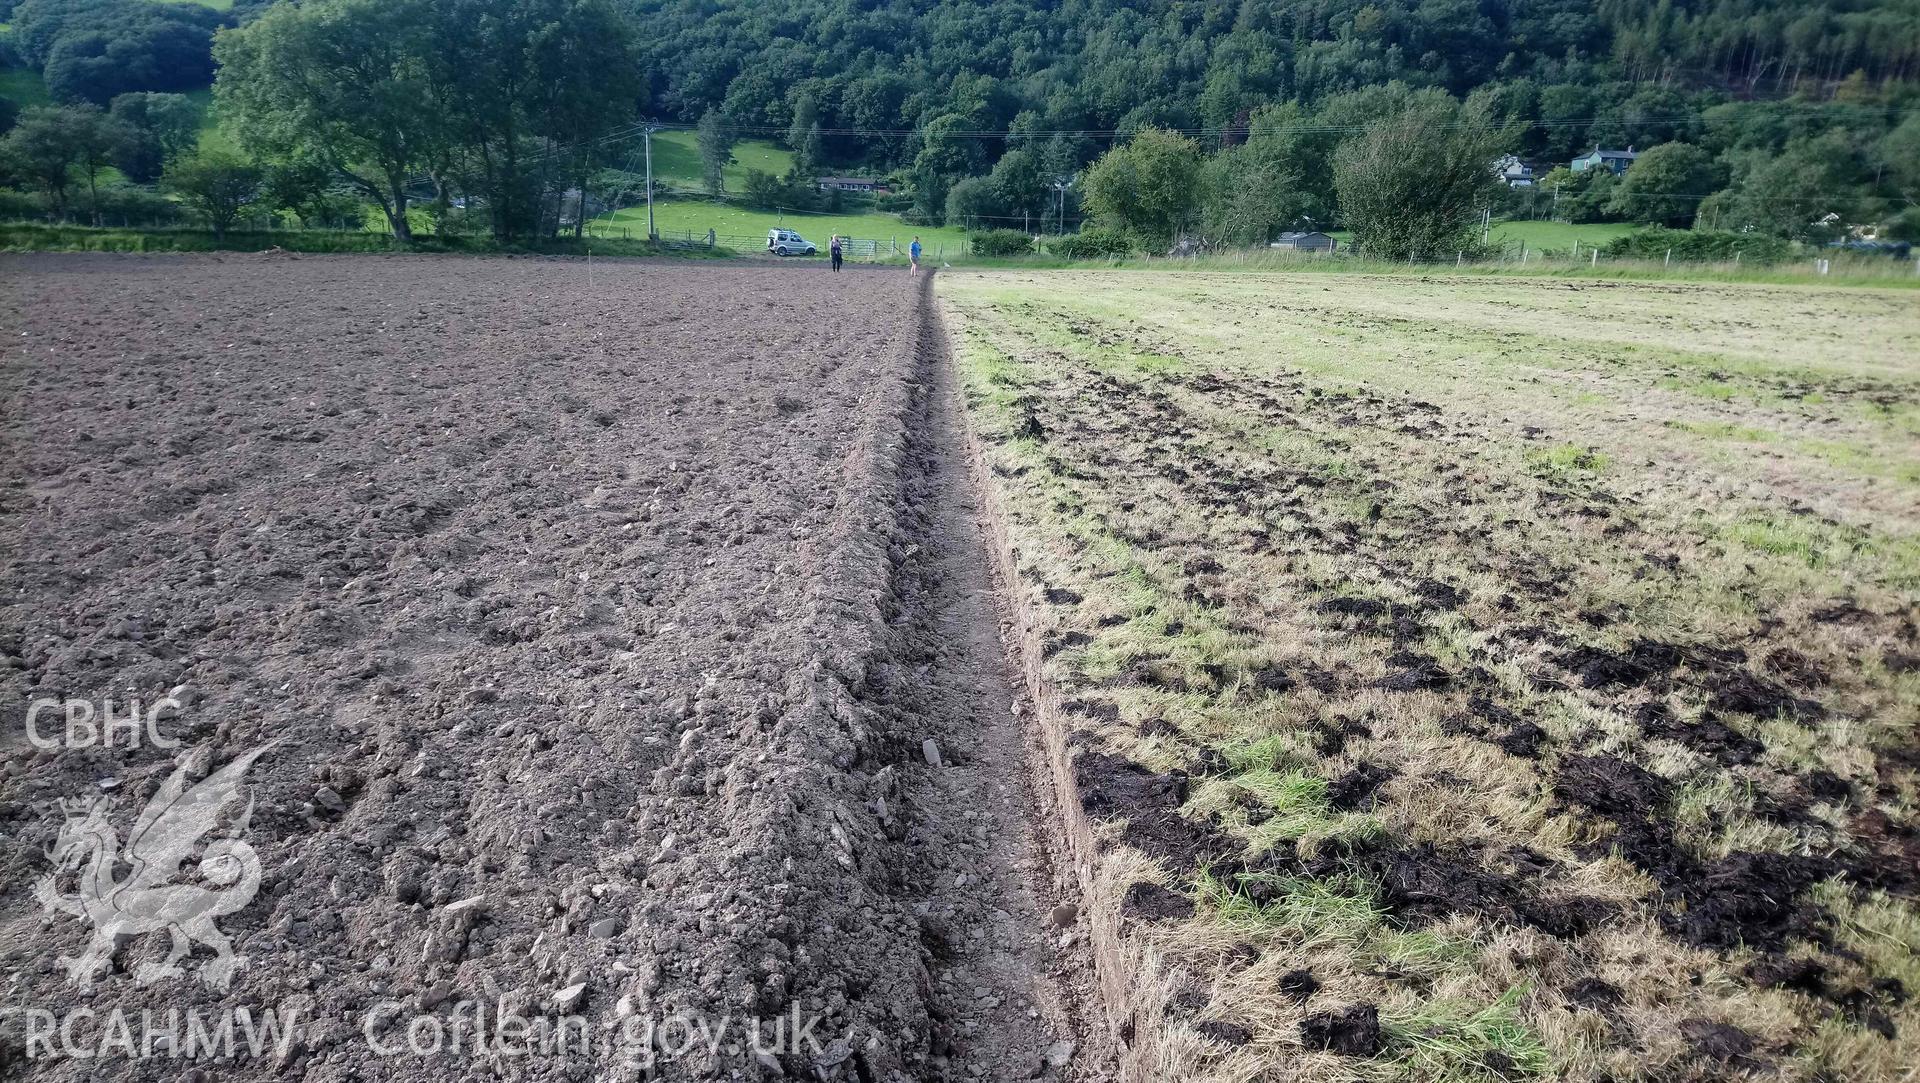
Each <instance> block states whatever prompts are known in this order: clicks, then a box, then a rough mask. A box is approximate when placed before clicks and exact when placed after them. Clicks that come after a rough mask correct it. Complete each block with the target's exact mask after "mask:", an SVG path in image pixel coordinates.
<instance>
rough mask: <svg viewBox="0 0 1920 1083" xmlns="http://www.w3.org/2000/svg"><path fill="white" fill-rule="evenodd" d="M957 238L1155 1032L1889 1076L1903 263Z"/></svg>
mask: <svg viewBox="0 0 1920 1083" xmlns="http://www.w3.org/2000/svg"><path fill="white" fill-rule="evenodd" d="M938 285H939V291H940V293H941V295H942V297H943V298H944V303H945V311H946V317H947V321H948V330H949V334H950V335H951V336H952V339H953V344H954V351H955V357H956V363H957V364H958V366H959V367H960V369H961V373H962V379H963V380H964V382H965V385H966V387H967V394H968V398H969V404H970V408H971V411H972V415H973V419H974V426H975V428H976V430H977V431H978V432H979V434H980V436H981V439H982V443H983V446H984V449H985V452H984V453H985V461H986V470H987V472H988V475H989V480H990V485H991V487H992V490H993V492H994V494H995V499H996V500H997V502H998V503H999V505H1000V507H1002V508H1003V509H1004V514H1005V518H1006V524H1007V525H1006V535H1007V538H1008V542H1009V546H1010V551H1011V552H1012V553H1013V554H1014V560H1015V563H1016V566H1017V578H1018V596H1019V598H1020V599H1021V601H1022V602H1023V603H1024V604H1023V607H1022V611H1023V612H1024V613H1025V614H1026V619H1027V620H1028V621H1029V623H1030V626H1031V628H1032V629H1033V632H1032V638H1031V639H1030V640H1029V654H1028V662H1029V665H1030V667H1031V669H1030V671H1031V672H1035V673H1037V674H1039V679H1040V680H1041V681H1042V682H1043V684H1044V686H1045V687H1047V688H1049V689H1051V692H1050V696H1051V700H1052V701H1053V702H1055V703H1056V704H1057V705H1058V706H1057V709H1056V710H1053V711H1050V712H1047V717H1046V721H1045V727H1044V728H1045V729H1046V730H1047V732H1049V733H1052V734H1054V735H1055V737H1056V738H1058V747H1060V748H1061V749H1070V750H1073V751H1072V753H1071V755H1072V756H1073V759H1072V767H1071V774H1072V777H1073V778H1074V780H1075V782H1076V784H1077V786H1078V788H1079V799H1080V803H1081V805H1082V808H1083V809H1084V810H1085V812H1086V813H1087V815H1088V816H1089V818H1090V819H1091V821H1092V823H1093V824H1094V828H1093V830H1094V831H1095V832H1096V834H1097V835H1098V836H1099V837H1100V838H1101V839H1103V840H1105V843H1106V844H1107V845H1108V847H1109V849H1108V850H1107V851H1106V854H1105V857H1104V858H1103V864H1102V865H1101V866H1100V867H1099V868H1098V869H1097V870H1096V871H1095V872H1094V873H1093V879H1094V883H1093V886H1092V888H1091V892H1092V894H1093V896H1094V899H1095V902H1094V904H1093V906H1094V910H1095V912H1096V913H1103V914H1108V915H1114V916H1115V917H1114V921H1115V924H1114V926H1113V928H1114V929H1115V930H1117V931H1116V932H1115V933H1114V936H1115V937H1116V938H1117V939H1116V940H1115V941H1114V946H1113V947H1111V948H1110V949H1108V950H1107V952H1106V954H1107V955H1108V956H1109V957H1110V958H1114V959H1120V960H1126V961H1127V962H1126V964H1125V965H1126V966H1128V968H1129V969H1128V970H1127V972H1126V974H1125V976H1124V977H1122V978H1120V979H1118V980H1114V979H1109V988H1116V987H1117V988H1122V989H1124V990H1126V997H1127V998H1128V999H1127V1001H1126V1002H1125V1003H1123V1004H1121V1005H1118V1006H1116V1007H1115V1008H1114V1009H1113V1010H1114V1011H1116V1012H1118V1013H1120V1015H1121V1016H1122V1017H1126V1018H1133V1019H1138V1020H1140V1021H1141V1022H1140V1025H1139V1027H1138V1030H1137V1032H1136V1033H1137V1034H1139V1035H1143V1036H1147V1037H1145V1038H1143V1039H1142V1040H1143V1041H1147V1042H1148V1043H1149V1044H1148V1045H1147V1046H1145V1047H1144V1048H1143V1049H1142V1050H1136V1051H1135V1055H1136V1056H1137V1057H1139V1058H1142V1059H1143V1060H1144V1062H1145V1063H1149V1064H1152V1065H1155V1066H1156V1070H1157V1071H1158V1072H1159V1073H1160V1075H1159V1076H1157V1078H1168V1079H1183V1080H1200V1079H1206V1080H1220V1081H1226V1080H1246V1079H1256V1078H1257V1079H1274V1080H1317V1081H1329V1083H1333V1081H1345V1080H1354V1081H1359V1080H1407V1081H1419V1083H1436V1081H1466V1080H1520V1079H1541V1080H1547V1079H1551V1080H1575V1081H1583V1083H1601V1081H1604V1080H1625V1079H1660V1080H1674V1081H1682V1080H1698V1081H1706V1080H1723V1079H1729V1078H1735V1077H1743V1078H1744V1077H1747V1076H1752V1077H1754V1078H1768V1079H1780V1080H1799V1081H1814V1080H1842V1079H1844V1080H1850V1081H1856V1083H1871V1081H1887V1083H1892V1081H1894V1080H1902V1079H1909V1078H1911V1075H1910V1072H1911V1067H1912V1065H1914V1064H1915V1063H1920V1011H1916V1010H1915V1007H1914V1002H1913V1001H1912V1000H1911V999H1910V994H1911V993H1913V992H1915V991H1920V956H1916V954H1915V946H1916V944H1917V943H1920V907H1916V891H1917V890H1920V832H1916V821H1917V820H1920V815H1917V813H1916V805H1920V787H1916V779H1915V768H1916V766H1917V765H1920V758H1917V757H1916V754H1915V725H1916V722H1920V638H1917V637H1916V622H1917V621H1920V347H1916V343H1920V313H1917V312H1916V309H1915V307H1914V305H1913V303H1912V299H1911V297H1910V296H1908V295H1906V294H1904V293H1897V292H1876V291H1871V290H1834V289H1815V288H1780V287H1762V286H1733V285H1714V286H1705V285H1691V284H1674V283H1625V282H1571V281H1553V280H1542V279H1535V280H1524V279H1507V280H1488V279H1475V278H1463V277H1452V276H1444V277H1443V276H1374V277H1359V276H1339V275H1313V276H1286V275H1273V274H1264V275H1263V274H1251V273H1247V274H1235V275H1207V274H1192V273H1188V274H1180V273H1175V274H1157V273H1153V272H1146V271H1131V272H1117V273H1116V272H1074V271H1062V272H1029V273H998V274H991V273H970V272H949V273H947V274H944V275H942V276H941V278H940V280H939V282H938ZM1041 698H1042V699H1043V700H1047V699H1048V698H1049V697H1048V696H1042V697H1041ZM1067 754H1068V753H1066V752H1064V751H1063V752H1062V753H1061V755H1062V756H1065V755H1067ZM1096 939H1097V934H1096ZM1116 965H1118V964H1116Z"/></svg>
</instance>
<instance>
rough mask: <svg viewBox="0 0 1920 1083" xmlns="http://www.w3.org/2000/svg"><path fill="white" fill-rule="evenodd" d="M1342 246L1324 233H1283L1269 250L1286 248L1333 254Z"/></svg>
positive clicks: (1296, 250)
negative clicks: (1332, 252)
mask: <svg viewBox="0 0 1920 1083" xmlns="http://www.w3.org/2000/svg"><path fill="white" fill-rule="evenodd" d="M1339 246H1340V242H1339V241H1336V240H1334V239H1333V238H1332V237H1329V236H1327V235H1326V234H1324V233H1313V232H1288V233H1282V234H1281V235H1280V237H1279V239H1278V240H1275V241H1274V242H1273V243H1272V244H1270V245H1268V246H1267V247H1269V248H1286V249H1290V250H1292V251H1295V252H1331V251H1333V250H1334V249H1335V248H1338V247H1339Z"/></svg>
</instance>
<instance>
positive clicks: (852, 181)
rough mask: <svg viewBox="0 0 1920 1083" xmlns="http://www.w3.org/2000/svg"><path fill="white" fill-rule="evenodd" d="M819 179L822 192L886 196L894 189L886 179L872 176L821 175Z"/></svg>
mask: <svg viewBox="0 0 1920 1083" xmlns="http://www.w3.org/2000/svg"><path fill="white" fill-rule="evenodd" d="M819 181H820V190H821V191H822V192H868V193H871V194H873V195H877V196H884V195H887V194H889V193H890V192H892V191H893V189H891V188H889V187H887V182H886V181H883V180H875V179H873V178H872V177H821V178H819Z"/></svg>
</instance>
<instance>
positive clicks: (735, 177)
mask: <svg viewBox="0 0 1920 1083" xmlns="http://www.w3.org/2000/svg"><path fill="white" fill-rule="evenodd" d="M632 149H633V151H634V154H635V157H634V158H633V160H632V165H633V168H634V171H635V172H639V171H640V170H641V169H642V168H644V164H645V162H644V159H642V158H640V157H638V156H637V155H638V154H639V152H640V146H639V144H638V143H636V144H634V146H633V148H632ZM620 164H621V165H622V166H623V167H624V166H625V165H626V164H627V163H625V162H622V163H620ZM792 167H793V153H792V152H791V151H788V150H787V149H786V148H784V147H780V146H776V145H774V144H772V143H769V142H767V141H765V140H762V139H747V140H742V141H741V142H739V143H736V144H734V147H733V161H731V162H729V163H728V164H727V167H726V169H725V170H724V171H723V175H724V176H725V178H726V183H727V190H728V191H730V192H738V191H740V190H742V189H744V188H745V187H746V184H747V170H749V169H758V170H759V171H761V172H762V173H771V174H773V175H775V176H783V175H785V174H786V172H787V170H788V169H791V168H792ZM653 175H654V177H655V178H657V179H659V180H663V181H665V182H666V183H668V184H671V185H673V186H675V187H678V188H691V189H702V188H704V187H705V185H706V178H705V174H704V171H703V170H702V169H701V168H700V147H699V143H698V142H697V141H696V140H695V138H694V133H692V132H683V131H670V132H656V133H654V136H653Z"/></svg>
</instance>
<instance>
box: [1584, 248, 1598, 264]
mask: <svg viewBox="0 0 1920 1083" xmlns="http://www.w3.org/2000/svg"><path fill="white" fill-rule="evenodd" d="M1587 251H1588V252H1590V253H1592V254H1593V258H1592V259H1590V260H1588V261H1587V266H1589V267H1598V266H1600V250H1599V249H1598V248H1589V249H1587Z"/></svg>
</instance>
